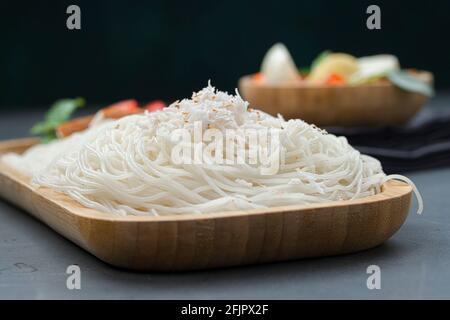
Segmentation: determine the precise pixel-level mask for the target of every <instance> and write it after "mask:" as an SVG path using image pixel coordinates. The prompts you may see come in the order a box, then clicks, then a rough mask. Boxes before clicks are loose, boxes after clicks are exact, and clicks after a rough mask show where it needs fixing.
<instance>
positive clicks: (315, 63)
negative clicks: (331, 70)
mask: <svg viewBox="0 0 450 320" xmlns="http://www.w3.org/2000/svg"><path fill="white" fill-rule="evenodd" d="M330 53H332V51H330V50H325V51H322V52H321V53H320V54H319V55H318V56H317V57H316V58H315V59H314V60H313V62H312V63H311V70H313V69H314V68H315V67H316V66H317V65H318V64H319V63H320V61H322V60H323V59H324V58H325V57H326V56H328V55H329V54H330Z"/></svg>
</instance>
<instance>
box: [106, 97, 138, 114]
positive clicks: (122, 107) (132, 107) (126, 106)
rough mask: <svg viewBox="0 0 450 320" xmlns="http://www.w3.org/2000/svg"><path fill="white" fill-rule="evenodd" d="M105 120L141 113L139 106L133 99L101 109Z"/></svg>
mask: <svg viewBox="0 0 450 320" xmlns="http://www.w3.org/2000/svg"><path fill="white" fill-rule="evenodd" d="M102 112H103V114H104V116H105V118H114V119H118V118H121V117H123V116H126V115H129V114H133V113H139V112H141V110H140V108H139V104H138V102H137V101H136V100H134V99H129V100H123V101H119V102H116V103H114V104H112V105H110V106H108V107H106V108H103V109H102Z"/></svg>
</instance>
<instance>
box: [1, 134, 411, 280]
mask: <svg viewBox="0 0 450 320" xmlns="http://www.w3.org/2000/svg"><path fill="white" fill-rule="evenodd" d="M33 143H36V140H29V139H28V140H15V141H6V142H1V143H0V154H2V153H5V152H9V151H11V150H13V151H14V152H20V151H23V150H25V149H26V148H27V147H28V146H30V145H32V144H33ZM411 191H412V189H411V187H410V186H409V185H407V184H405V183H403V182H399V181H389V182H387V183H385V184H384V185H383V188H382V192H381V193H379V194H377V195H374V196H370V197H367V198H364V199H357V200H350V201H339V202H331V203H327V204H312V205H296V206H284V207H276V208H270V209H255V210H248V211H234V212H223V213H212V214H205V215H201V214H190V215H183V216H175V215H173V216H159V217H136V216H127V217H120V216H116V215H112V214H108V213H103V212H99V211H96V210H92V209H88V208H85V207H83V206H82V205H80V204H79V203H77V202H75V201H74V200H72V199H71V198H69V197H68V196H65V195H63V194H61V193H58V192H56V191H54V190H52V189H49V188H36V187H34V186H32V185H31V184H30V181H29V178H27V177H25V176H23V175H22V174H20V173H19V172H17V171H16V170H14V169H12V168H11V167H9V166H7V165H6V164H4V163H2V162H1V161H0V195H1V196H2V197H3V198H4V199H6V200H8V201H10V202H12V203H14V204H15V205H17V206H19V207H21V208H23V209H24V210H26V211H28V212H29V213H31V214H32V215H33V216H35V217H36V218H37V219H39V220H41V221H42V222H44V223H45V224H47V225H48V226H50V227H51V228H53V229H54V230H55V231H57V232H58V233H60V234H61V235H63V236H64V237H66V238H67V239H69V240H71V241H73V242H75V243H76V244H78V245H79V246H80V247H82V248H84V249H85V250H87V251H89V252H90V253H92V254H93V255H95V256H97V257H98V258H99V259H101V260H103V261H105V262H107V263H109V264H111V265H114V266H117V267H123V268H127V269H134V270H147V271H149V270H153V271H155V270H157V271H183V270H194V269H207V268H217V267H226V266H238V265H247V264H256V263H267V262H272V261H281V260H292V259H300V258H307V257H320V256H329V255H338V254H344V253H349V252H355V251H359V250H364V249H368V248H371V247H374V246H377V245H379V244H381V243H383V242H384V241H386V240H387V239H389V238H390V237H391V236H392V235H393V234H394V233H395V232H396V231H397V230H398V229H399V228H400V227H401V225H402V224H403V222H404V221H405V219H406V217H407V215H408V212H409V209H410V203H411Z"/></svg>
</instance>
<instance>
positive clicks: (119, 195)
mask: <svg viewBox="0 0 450 320" xmlns="http://www.w3.org/2000/svg"><path fill="white" fill-rule="evenodd" d="M199 121H200V123H201V125H202V127H203V129H208V128H215V129H217V130H220V131H221V132H225V131H226V130H235V131H236V132H238V130H240V129H255V130H265V129H271V130H276V132H277V133H278V134H279V140H278V144H277V145H276V146H275V149H276V150H277V152H278V155H279V159H280V163H279V168H278V170H277V172H276V173H274V174H263V173H262V172H263V170H262V169H263V167H264V166H265V164H263V163H262V162H260V161H259V162H257V163H253V164H248V163H233V164H228V163H215V162H214V161H211V162H205V161H203V162H201V163H195V162H192V163H187V162H183V163H178V162H177V163H176V162H175V161H173V157H172V151H173V148H174V147H175V146H176V142H175V141H174V140H173V138H172V137H171V134H173V132H174V131H175V130H177V129H186V130H188V131H189V132H191V131H193V130H194V124H195V123H198V122H199ZM200 143H201V144H203V146H208V145H210V144H214V143H217V141H206V140H205V141H203V140H202V141H201V142H200ZM259 143H263V142H259ZM216 147H217V146H216ZM239 147H240V148H246V149H248V148H250V147H251V146H250V145H248V144H244V145H239V146H238V148H237V149H239ZM258 147H262V148H264V147H266V146H261V145H260V146H258ZM241 151H242V150H241ZM247 151H248V150H247ZM235 152H236V153H239V150H236V151H235ZM3 161H5V162H7V163H8V164H10V165H12V166H14V167H15V168H17V169H18V170H21V171H22V172H24V173H26V174H28V175H29V176H31V177H32V182H33V183H34V184H35V185H36V186H37V187H41V186H45V187H50V188H53V189H55V190H57V191H59V192H62V193H65V194H67V195H68V196H70V197H71V198H73V199H74V200H76V201H78V202H79V203H81V204H83V205H84V206H86V207H89V208H94V209H98V210H100V211H103V212H109V213H114V214H118V215H170V214H188V213H210V212H221V211H229V210H241V209H250V208H266V207H274V206H284V205H294V204H310V203H323V202H329V201H337V200H348V199H356V198H362V197H367V196H370V195H374V194H376V193H378V192H380V188H381V185H382V183H383V182H384V181H386V179H387V177H386V175H385V174H384V173H383V171H382V168H381V165H380V163H379V161H377V160H376V159H374V158H371V157H369V156H365V155H362V154H360V153H359V152H358V151H357V150H355V149H353V148H352V147H351V146H350V145H349V144H348V142H347V140H346V139H345V138H344V137H336V136H334V135H332V134H328V133H326V132H325V131H323V130H320V129H318V128H316V127H315V126H312V125H309V124H307V123H305V122H304V121H302V120H289V121H285V120H284V119H282V118H281V117H278V118H275V117H272V116H269V115H267V114H265V113H263V112H261V111H258V110H253V109H251V108H248V103H247V102H246V101H244V100H243V99H242V98H241V97H240V96H239V94H237V93H236V95H235V96H234V95H229V94H227V93H224V92H220V91H217V90H215V88H214V87H212V86H211V85H208V87H206V88H204V89H202V90H201V91H199V92H197V93H194V94H193V95H192V98H191V99H184V100H182V101H177V102H175V103H173V104H172V105H171V106H169V107H168V108H165V109H164V110H161V111H157V112H153V113H146V114H141V115H132V116H127V117H124V118H122V119H119V120H115V121H109V122H102V121H100V123H97V124H95V125H93V126H91V128H89V129H88V130H85V131H84V132H81V133H77V134H74V135H72V136H70V137H68V138H65V139H61V140H58V141H55V142H52V143H50V144H47V145H39V146H36V147H33V148H31V149H29V150H28V151H27V152H26V153H25V154H23V155H13V154H10V155H7V156H4V157H3ZM394 178H398V177H397V176H396V177H394ZM419 210H421V208H419Z"/></svg>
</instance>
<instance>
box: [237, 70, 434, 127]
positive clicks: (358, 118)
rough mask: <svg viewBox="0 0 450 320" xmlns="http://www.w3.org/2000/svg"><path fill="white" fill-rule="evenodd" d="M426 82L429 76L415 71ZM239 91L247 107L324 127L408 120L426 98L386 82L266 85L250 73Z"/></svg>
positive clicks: (370, 124) (240, 85) (429, 74)
mask: <svg viewBox="0 0 450 320" xmlns="http://www.w3.org/2000/svg"><path fill="white" fill-rule="evenodd" d="M416 76H417V77H420V78H421V79H423V80H424V81H426V82H428V83H432V82H433V75H432V74H431V73H430V72H427V71H420V72H419V71H417V72H416ZM239 91H240V92H241V94H242V96H243V97H244V99H245V100H247V101H249V102H250V106H251V107H254V108H257V109H261V110H262V111H265V112H267V113H269V114H271V115H274V116H277V114H278V113H280V114H282V115H283V116H284V117H285V118H286V119H302V120H305V121H306V122H308V123H314V124H315V125H317V126H319V127H324V126H343V127H357V126H384V125H400V124H403V123H405V122H407V121H408V120H409V119H411V118H412V117H413V116H414V115H415V114H416V113H417V112H418V111H419V110H420V109H421V108H422V107H423V106H424V105H425V103H426V102H427V101H428V97H426V96H424V95H422V94H420V93H414V92H407V91H404V90H401V89H399V88H397V87H396V86H394V85H393V84H391V83H390V82H388V81H384V82H376V83H369V84H362V85H356V86H351V85H342V86H335V85H305V84H301V83H300V84H289V85H278V86H273V85H268V84H261V83H255V81H254V80H253V79H252V77H251V76H244V77H242V78H241V79H240V80H239Z"/></svg>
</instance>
